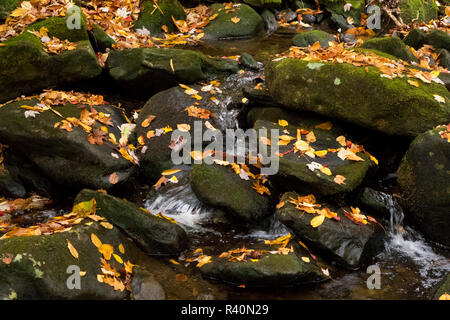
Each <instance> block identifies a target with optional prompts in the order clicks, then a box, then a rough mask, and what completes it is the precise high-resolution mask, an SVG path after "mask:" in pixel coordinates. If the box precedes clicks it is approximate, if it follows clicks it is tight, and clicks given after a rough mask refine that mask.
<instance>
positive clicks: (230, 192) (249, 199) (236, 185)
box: [190, 164, 271, 222]
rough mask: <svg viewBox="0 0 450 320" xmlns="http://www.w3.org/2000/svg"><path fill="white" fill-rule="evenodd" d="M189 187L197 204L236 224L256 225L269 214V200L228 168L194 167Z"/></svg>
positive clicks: (249, 182)
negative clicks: (211, 209)
mask: <svg viewBox="0 0 450 320" xmlns="http://www.w3.org/2000/svg"><path fill="white" fill-rule="evenodd" d="M190 183H191V187H192V190H193V191H194V193H195V194H196V195H197V197H198V198H199V200H200V201H202V202H203V203H205V204H207V205H210V206H212V207H215V208H219V209H222V210H224V211H225V212H227V213H229V214H231V216H232V217H234V218H237V219H239V220H242V221H245V222H256V221H260V220H262V219H263V218H265V217H266V216H268V215H269V214H270V213H271V205H270V199H269V198H268V197H267V196H266V195H261V194H258V193H257V192H256V190H254V189H253V188H252V186H253V182H252V181H251V180H244V179H241V177H240V176H239V175H237V174H236V173H235V172H234V171H233V169H232V168H231V167H223V166H219V165H207V164H202V165H196V166H194V168H193V169H192V171H191V175H190ZM230 186H232V188H230ZM225 190H226V191H225Z"/></svg>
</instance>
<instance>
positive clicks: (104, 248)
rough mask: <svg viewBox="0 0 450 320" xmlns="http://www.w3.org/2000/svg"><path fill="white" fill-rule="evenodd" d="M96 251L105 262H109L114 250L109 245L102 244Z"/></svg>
mask: <svg viewBox="0 0 450 320" xmlns="http://www.w3.org/2000/svg"><path fill="white" fill-rule="evenodd" d="M98 251H99V252H100V253H101V254H102V255H103V257H105V259H106V260H110V259H111V255H112V254H113V252H114V248H113V246H112V245H110V244H102V245H101V246H100V248H99V249H98Z"/></svg>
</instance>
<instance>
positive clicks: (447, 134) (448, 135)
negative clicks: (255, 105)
mask: <svg viewBox="0 0 450 320" xmlns="http://www.w3.org/2000/svg"><path fill="white" fill-rule="evenodd" d="M441 127H442V131H439V135H440V136H441V138H442V139H444V140H447V142H450V123H449V124H448V125H446V126H441ZM441 127H440V128H441ZM0 163H1V162H0Z"/></svg>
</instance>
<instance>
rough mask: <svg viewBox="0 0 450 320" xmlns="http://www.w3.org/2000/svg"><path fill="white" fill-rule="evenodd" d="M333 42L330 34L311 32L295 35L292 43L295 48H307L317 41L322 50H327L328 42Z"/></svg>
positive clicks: (320, 31)
mask: <svg viewBox="0 0 450 320" xmlns="http://www.w3.org/2000/svg"><path fill="white" fill-rule="evenodd" d="M333 40H334V37H333V36H332V35H331V34H329V33H327V32H325V31H322V30H313V31H307V32H304V33H300V34H297V35H295V36H294V38H293V39H292V43H293V44H294V46H297V47H308V46H312V45H313V44H314V43H316V42H317V41H319V44H320V46H321V47H322V48H328V47H329V45H328V42H330V41H333Z"/></svg>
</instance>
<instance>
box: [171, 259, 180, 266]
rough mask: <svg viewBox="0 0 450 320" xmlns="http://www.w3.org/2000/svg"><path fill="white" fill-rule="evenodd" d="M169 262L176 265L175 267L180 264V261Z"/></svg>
mask: <svg viewBox="0 0 450 320" xmlns="http://www.w3.org/2000/svg"><path fill="white" fill-rule="evenodd" d="M169 261H170V262H171V263H173V264H175V265H178V264H180V263H179V262H178V261H175V260H174V259H170V260H169Z"/></svg>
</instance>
